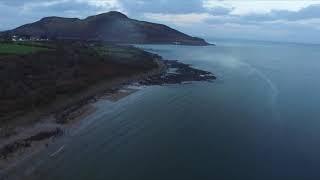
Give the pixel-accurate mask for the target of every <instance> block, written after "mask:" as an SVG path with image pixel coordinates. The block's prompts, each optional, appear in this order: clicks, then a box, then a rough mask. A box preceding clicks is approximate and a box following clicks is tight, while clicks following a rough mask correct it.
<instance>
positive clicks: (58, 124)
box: [0, 59, 166, 178]
mask: <svg viewBox="0 0 320 180" xmlns="http://www.w3.org/2000/svg"><path fill="white" fill-rule="evenodd" d="M155 61H156V62H157V63H158V65H159V66H158V68H155V69H152V70H150V71H148V72H143V73H138V74H135V75H133V76H128V77H120V78H115V79H113V80H107V81H101V82H99V83H97V84H95V85H92V86H91V87H89V88H87V89H86V90H84V91H82V92H80V93H77V94H75V95H74V96H72V97H69V98H63V97H61V98H58V99H57V100H56V101H54V102H53V103H51V104H50V105H48V106H47V107H44V108H42V109H38V110H37V111H36V112H30V113H27V114H25V115H24V116H22V117H18V118H16V119H14V120H13V122H12V123H11V124H10V126H9V127H8V130H6V131H7V132H6V133H7V135H4V136H1V137H0V178H2V176H4V175H5V174H6V172H8V171H10V170H12V169H14V168H15V167H16V166H18V165H19V163H20V162H22V161H24V160H25V159H28V157H31V156H33V155H35V154H37V153H39V152H40V151H42V150H44V149H45V148H46V147H48V146H49V145H50V143H52V142H54V140H55V139H56V138H59V136H63V132H64V131H66V130H68V129H69V128H77V125H76V124H77V123H78V122H80V121H81V120H83V119H85V118H86V117H87V116H89V115H90V114H92V113H94V112H95V111H96V109H95V107H94V106H92V103H94V102H96V101H98V100H99V99H107V100H109V101H111V102H116V101H118V100H120V99H122V98H125V97H126V96H129V95H130V94H132V93H134V92H136V91H137V90H135V89H130V88H126V86H127V85H130V84H134V83H137V82H139V81H141V80H143V79H147V78H148V77H151V76H155V75H160V74H163V73H164V72H165V71H166V66H165V65H164V64H163V63H162V62H161V60H160V59H155ZM2 131H3V129H2Z"/></svg>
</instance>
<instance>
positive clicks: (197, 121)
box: [24, 42, 320, 180]
mask: <svg viewBox="0 0 320 180" xmlns="http://www.w3.org/2000/svg"><path fill="white" fill-rule="evenodd" d="M217 44H218V46H216V47H191V46H167V45H161V46H158V45H148V46H142V47H143V48H146V49H147V50H149V51H152V52H155V53H158V54H160V55H162V56H163V57H164V58H167V59H177V60H180V61H182V62H185V63H189V64H192V65H193V66H195V67H198V68H201V69H205V70H208V71H211V72H213V73H214V74H215V75H216V76H217V77H218V80H217V81H216V82H214V83H193V84H188V85H172V86H164V87H157V86H156V87H149V88H146V89H143V90H141V91H139V92H137V93H135V94H133V95H131V96H129V97H128V98H125V99H122V100H121V101H119V102H117V103H110V102H107V101H101V102H99V103H98V104H97V106H99V107H100V109H99V110H98V111H97V112H96V113H95V114H93V115H91V116H90V117H88V119H87V121H86V122H87V123H86V125H85V126H84V128H81V129H79V130H78V131H77V132H76V133H74V134H73V135H72V137H71V138H68V139H65V140H63V141H62V142H59V143H58V145H57V147H59V146H61V145H62V144H64V145H65V150H64V151H63V153H61V154H60V155H59V156H58V157H56V158H50V157H48V153H42V154H41V155H39V157H36V158H35V159H34V160H33V164H34V166H33V168H32V169H31V170H30V168H26V169H25V172H24V173H26V174H32V175H30V177H31V178H32V179H39V180H40V179H48V180H56V179H59V180H70V179H76V180H85V179H90V180H106V179H110V180H129V179H130V180H158V179H159V180H160V179H161V180H163V179H173V180H178V179H179V180H180V179H181V180H188V179H190V180H204V179H208V180H212V179H218V180H238V179H239V180H264V179H266V180H270V179H276V180H278V179H279V180H283V179H290V180H294V179H299V180H305V179H308V180H309V179H317V180H318V179H320V170H319V167H320V111H319V104H320V83H319V78H320V46H312V45H298V44H276V43H250V42H246V43H237V42H218V43H217ZM54 148H56V147H54ZM54 148H53V149H54ZM53 149H52V150H53ZM50 150H51V149H49V150H48V151H50ZM30 172H32V173H30Z"/></svg>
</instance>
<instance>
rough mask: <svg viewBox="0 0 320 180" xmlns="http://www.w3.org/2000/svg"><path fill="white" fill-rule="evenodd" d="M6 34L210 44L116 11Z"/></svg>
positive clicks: (54, 19) (50, 19) (39, 24)
mask: <svg viewBox="0 0 320 180" xmlns="http://www.w3.org/2000/svg"><path fill="white" fill-rule="evenodd" d="M4 33H6V34H10V35H26V36H34V37H43V36H45V37H48V38H55V39H77V40H101V41H108V42H115V43H138V44H139V43H155V44H177V43H178V44H184V45H208V43H207V42H206V41H205V40H203V39H200V38H196V37H191V36H189V35H186V34H184V33H182V32H179V31H177V30H174V29H172V28H170V27H168V26H165V25H162V24H155V23H149V22H144V21H137V20H134V19H130V18H128V17H127V16H126V15H124V14H122V13H119V12H114V11H112V12H108V13H104V14H99V15H96V16H90V17H87V18H86V19H77V18H62V17H46V18H43V19H41V20H40V21H37V22H35V23H31V24H26V25H23V26H21V27H18V28H16V29H13V30H10V31H6V32H4Z"/></svg>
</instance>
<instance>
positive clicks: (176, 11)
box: [0, 0, 320, 43]
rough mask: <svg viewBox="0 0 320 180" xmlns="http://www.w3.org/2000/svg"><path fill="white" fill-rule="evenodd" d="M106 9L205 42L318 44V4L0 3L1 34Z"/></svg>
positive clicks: (208, 0) (192, 0)
mask: <svg viewBox="0 0 320 180" xmlns="http://www.w3.org/2000/svg"><path fill="white" fill-rule="evenodd" d="M110 10H118V11H122V12H124V13H127V14H128V15H129V16H131V17H133V18H138V19H141V20H148V21H155V22H158V23H165V24H167V25H170V26H173V27H175V28H177V29H179V30H182V31H184V32H187V33H190V34H192V35H200V36H204V37H207V38H214V37H218V38H249V39H262V40H275V41H297V42H312V43H320V37H318V34H319V33H320V0H312V1H310V0H304V1H303V0H299V1H298V0H290V1H289V0H282V1H275V0H268V1H267V0H261V1H251V0H247V1H244V0H187V1H186V0H1V1H0V22H1V24H0V30H5V29H11V28H14V27H17V26H19V25H22V24H25V23H28V22H32V21H36V20H38V19H40V18H42V17H45V16H66V17H79V18H84V17H86V16H89V15H93V14H97V13H102V12H106V11H110Z"/></svg>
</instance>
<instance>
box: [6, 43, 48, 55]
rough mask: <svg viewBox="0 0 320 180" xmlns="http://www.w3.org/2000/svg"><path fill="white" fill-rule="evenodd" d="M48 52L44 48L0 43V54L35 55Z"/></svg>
mask: <svg viewBox="0 0 320 180" xmlns="http://www.w3.org/2000/svg"><path fill="white" fill-rule="evenodd" d="M46 50H49V49H47V48H44V47H35V46H31V45H30V46H29V45H21V44H16V43H0V54H16V55H21V54H29V53H35V52H38V51H46Z"/></svg>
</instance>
